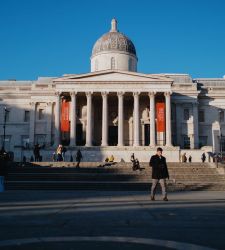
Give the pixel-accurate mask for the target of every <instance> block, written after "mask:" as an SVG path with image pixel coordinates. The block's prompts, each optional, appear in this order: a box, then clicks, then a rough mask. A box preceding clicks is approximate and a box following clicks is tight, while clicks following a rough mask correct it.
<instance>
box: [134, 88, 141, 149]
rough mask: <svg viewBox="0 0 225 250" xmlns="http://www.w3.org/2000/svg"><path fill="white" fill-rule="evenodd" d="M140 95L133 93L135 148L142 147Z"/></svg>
mask: <svg viewBox="0 0 225 250" xmlns="http://www.w3.org/2000/svg"><path fill="white" fill-rule="evenodd" d="M139 94H140V93H138V92H135V93H133V96H134V144H133V145H134V146H139V145H140V137H139V134H140V131H139V130H140V117H139Z"/></svg>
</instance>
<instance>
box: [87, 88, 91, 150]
mask: <svg viewBox="0 0 225 250" xmlns="http://www.w3.org/2000/svg"><path fill="white" fill-rule="evenodd" d="M86 97H87V129H86V145H85V146H86V147H91V146H92V116H91V114H92V92H86Z"/></svg>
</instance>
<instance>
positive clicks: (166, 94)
mask: <svg viewBox="0 0 225 250" xmlns="http://www.w3.org/2000/svg"><path fill="white" fill-rule="evenodd" d="M171 95H172V91H166V92H164V96H171Z"/></svg>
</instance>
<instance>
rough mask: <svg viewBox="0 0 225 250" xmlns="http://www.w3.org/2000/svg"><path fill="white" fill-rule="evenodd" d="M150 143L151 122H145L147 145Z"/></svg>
mask: <svg viewBox="0 0 225 250" xmlns="http://www.w3.org/2000/svg"><path fill="white" fill-rule="evenodd" d="M149 144H150V124H145V146H149Z"/></svg>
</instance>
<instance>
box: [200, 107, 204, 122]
mask: <svg viewBox="0 0 225 250" xmlns="http://www.w3.org/2000/svg"><path fill="white" fill-rule="evenodd" d="M198 121H199V122H205V112H204V110H199V112H198Z"/></svg>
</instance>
